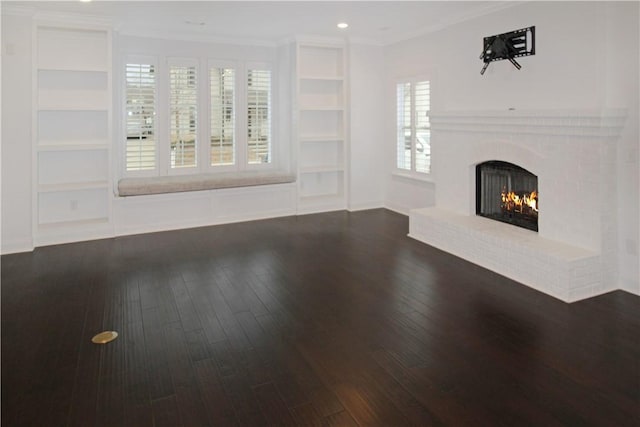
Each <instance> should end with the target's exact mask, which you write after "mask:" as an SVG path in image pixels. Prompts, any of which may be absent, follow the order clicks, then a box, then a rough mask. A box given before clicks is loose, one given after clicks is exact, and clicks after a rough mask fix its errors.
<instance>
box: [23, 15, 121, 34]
mask: <svg viewBox="0 0 640 427" xmlns="http://www.w3.org/2000/svg"><path fill="white" fill-rule="evenodd" d="M34 20H35V21H36V23H37V24H38V26H41V27H46V26H49V25H52V26H63V27H65V28H73V29H78V30H94V31H105V30H110V29H112V28H113V19H111V18H107V17H104V16H94V15H84V14H78V13H70V12H43V11H39V12H36V13H35V15H34Z"/></svg>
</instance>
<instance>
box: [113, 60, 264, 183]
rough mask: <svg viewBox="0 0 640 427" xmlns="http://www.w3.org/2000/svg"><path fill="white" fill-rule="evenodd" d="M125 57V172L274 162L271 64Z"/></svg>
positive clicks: (240, 167)
mask: <svg viewBox="0 0 640 427" xmlns="http://www.w3.org/2000/svg"><path fill="white" fill-rule="evenodd" d="M145 58H146V59H145ZM125 59H126V60H125V61H123V62H125V64H126V69H125V76H124V77H125V78H124V83H125V88H124V92H125V96H124V98H125V106H124V110H125V111H124V116H125V117H124V120H125V123H126V137H125V138H123V139H124V140H125V142H124V146H123V150H122V151H123V159H124V167H123V171H124V174H125V175H127V176H145V175H146V176H151V175H156V176H165V175H170V174H189V173H202V172H214V171H215V172H217V171H220V172H222V171H225V172H230V171H234V170H235V171H238V172H241V171H245V170H249V169H260V168H269V167H270V165H271V164H272V162H273V110H272V108H273V92H272V84H273V81H272V72H271V71H270V70H269V64H264V63H249V62H246V63H245V62H241V61H237V62H233V61H220V60H216V59H211V58H206V57H200V58H176V57H173V58H170V57H166V56H158V57H157V58H154V57H143V56H127V58H125ZM158 103H162V105H156V104H158ZM158 118H159V119H160V120H158Z"/></svg>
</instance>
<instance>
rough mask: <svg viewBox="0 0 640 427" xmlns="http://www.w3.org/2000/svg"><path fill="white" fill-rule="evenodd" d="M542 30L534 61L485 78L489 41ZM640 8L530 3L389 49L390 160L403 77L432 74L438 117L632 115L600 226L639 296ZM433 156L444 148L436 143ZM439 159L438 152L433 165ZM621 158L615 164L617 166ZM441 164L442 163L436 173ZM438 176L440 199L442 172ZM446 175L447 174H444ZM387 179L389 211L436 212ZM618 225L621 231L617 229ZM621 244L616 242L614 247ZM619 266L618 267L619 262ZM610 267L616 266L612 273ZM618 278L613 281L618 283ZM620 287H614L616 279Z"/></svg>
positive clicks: (415, 186)
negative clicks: (404, 207)
mask: <svg viewBox="0 0 640 427" xmlns="http://www.w3.org/2000/svg"><path fill="white" fill-rule="evenodd" d="M531 25H535V26H536V54H535V56H530V57H525V58H519V59H518V62H519V63H520V64H521V65H522V69H521V70H519V71H518V70H516V69H515V68H514V67H513V66H512V65H511V64H510V63H509V62H508V61H499V62H496V63H493V64H490V65H489V68H488V69H487V71H486V72H485V74H484V76H481V75H480V69H481V68H482V65H483V63H482V61H481V60H480V59H479V56H480V53H481V51H482V39H483V37H484V36H489V35H494V34H499V33H502V32H506V31H510V30H515V29H518V28H522V27H527V26H531ZM637 41H638V3H636V2H626V3H609V2H555V3H554V2H526V3H518V4H516V5H514V6H513V7H510V8H507V9H504V10H502V11H499V12H496V13H494V14H491V15H487V16H483V17H478V18H476V19H473V20H470V21H467V22H464V23H460V24H457V25H455V26H452V27H449V28H447V29H444V30H442V31H439V32H437V33H433V34H428V35H424V36H421V37H417V38H414V39H411V40H408V41H404V42H401V43H397V44H394V45H391V46H387V47H386V48H385V63H386V70H387V94H388V95H387V96H388V98H387V102H386V105H387V106H388V111H387V123H388V126H387V132H386V134H387V140H388V141H389V147H390V148H389V150H390V152H391V149H392V147H391V146H392V145H393V127H394V122H395V118H394V115H393V110H392V106H393V105H394V94H393V92H392V90H393V89H392V87H393V84H394V80H395V78H397V77H399V76H411V75H419V74H423V73H430V74H431V75H432V76H433V77H432V79H431V80H432V109H433V110H434V112H439V111H440V112H446V111H457V110H462V111H472V110H480V111H487V110H507V109H509V108H515V109H516V110H544V109H555V110H561V109H568V110H599V109H606V108H613V107H623V108H626V109H628V113H627V121H626V125H625V128H624V129H623V132H622V136H621V138H620V139H619V140H618V141H617V143H616V144H617V146H616V149H617V163H618V164H617V165H616V167H615V168H613V169H614V170H617V171H618V176H617V179H614V180H613V182H615V183H616V185H615V187H616V188H612V189H611V191H612V192H613V193H615V196H614V197H613V200H614V203H616V204H617V208H618V209H617V212H618V214H617V216H613V217H612V218H602V221H603V222H606V224H603V227H605V228H609V229H613V230H615V231H613V235H614V239H613V240H612V241H613V242H614V243H613V244H614V246H617V248H614V249H613V251H614V252H617V254H616V257H617V264H618V265H617V266H613V268H614V269H615V270H618V276H617V277H618V279H617V280H618V282H619V283H620V287H621V288H624V289H627V290H632V291H634V292H636V293H638V292H639V289H638V238H639V237H638V216H639V215H638V139H639V137H638V78H639V75H638V49H637ZM432 144H434V147H435V146H437V141H432ZM435 155H437V151H436V152H435V153H434V156H435ZM614 157H616V156H614ZM435 162H436V160H435V159H434V163H435ZM435 166H436V167H434V169H435V170H434V173H433V178H434V181H435V192H437V191H438V188H439V186H440V185H442V184H441V183H439V182H438V169H437V166H438V165H435ZM439 166H440V167H442V168H446V167H447V165H439ZM393 170H394V169H393V165H389V168H388V172H387V174H386V175H387V192H386V199H385V203H386V204H387V205H388V206H393V205H395V204H397V203H398V195H399V194H402V195H403V197H404V200H407V201H409V200H417V201H418V202H417V203H416V204H418V206H416V207H427V206H430V205H432V204H433V201H434V198H433V193H432V192H431V191H430V188H429V186H428V185H427V184H422V183H413V182H410V183H406V182H399V180H398V178H397V177H395V176H394V175H393V174H392V173H393ZM610 222H613V223H610ZM616 235H617V237H616ZM613 263H616V261H615V260H614V261H613ZM610 267H611V266H610ZM614 276H615V275H614ZM614 280H616V279H614Z"/></svg>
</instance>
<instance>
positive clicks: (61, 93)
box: [38, 89, 109, 111]
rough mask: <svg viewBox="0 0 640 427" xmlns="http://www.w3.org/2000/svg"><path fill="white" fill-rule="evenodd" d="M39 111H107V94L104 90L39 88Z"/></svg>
mask: <svg viewBox="0 0 640 427" xmlns="http://www.w3.org/2000/svg"><path fill="white" fill-rule="evenodd" d="M38 92H39V93H38V109H39V110H40V111H107V110H108V109H109V94H108V93H107V92H106V91H104V90H64V89H56V90H52V89H40V90H39V91H38Z"/></svg>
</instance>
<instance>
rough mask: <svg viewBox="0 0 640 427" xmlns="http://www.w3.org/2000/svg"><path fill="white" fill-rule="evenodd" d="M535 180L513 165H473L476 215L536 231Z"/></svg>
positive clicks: (529, 173) (499, 163)
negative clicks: (474, 168)
mask: <svg viewBox="0 0 640 427" xmlns="http://www.w3.org/2000/svg"><path fill="white" fill-rule="evenodd" d="M539 203H540V202H539V197H538V177H537V176H535V175H534V174H532V173H531V172H529V171H528V170H526V169H523V168H521V167H520V166H517V165H514V164H512V163H507V162H501V161H497V160H492V161H489V162H484V163H480V164H479V165H477V166H476V214H477V215H480V216H484V217H486V218H490V219H494V220H496V221H502V222H506V223H509V224H513V225H516V226H518V227H523V228H527V229H529V230H533V231H538V214H539V212H538V209H539Z"/></svg>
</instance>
